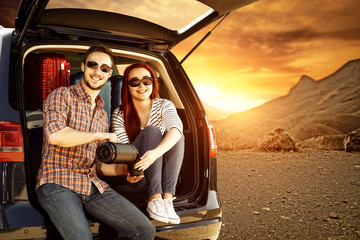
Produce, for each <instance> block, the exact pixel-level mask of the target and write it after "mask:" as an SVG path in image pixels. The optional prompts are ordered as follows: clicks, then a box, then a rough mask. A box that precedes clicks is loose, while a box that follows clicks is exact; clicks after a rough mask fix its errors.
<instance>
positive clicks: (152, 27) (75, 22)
mask: <svg viewBox="0 0 360 240" xmlns="http://www.w3.org/2000/svg"><path fill="white" fill-rule="evenodd" d="M255 1H256V0H222V1H214V0H199V1H196V0H167V1H164V0H157V1H156V0H153V1H149V0H131V1H127V0H117V1H107V0H87V1H79V0H49V1H47V0H28V1H21V3H20V6H19V9H18V13H17V17H16V19H15V29H16V31H17V32H18V33H20V32H23V31H25V32H26V31H27V30H28V29H39V28H42V29H51V30H53V31H56V32H59V33H68V34H71V35H77V34H78V35H87V36H94V35H96V36H102V37H106V38H112V39H117V38H121V39H124V38H127V40H131V41H138V42H139V41H140V42H141V41H146V42H156V43H161V44H167V45H169V46H174V45H176V44H177V43H179V42H181V41H182V40H184V39H186V38H187V37H189V36H191V35H192V34H194V33H195V32H197V31H199V30H200V29H202V28H204V27H205V26H207V25H208V24H210V23H212V22H213V21H215V20H217V19H218V18H220V17H221V16H223V15H224V14H226V13H228V12H231V11H233V10H235V9H238V8H241V7H243V6H246V5H248V4H251V3H253V2H255ZM23 34H24V33H23Z"/></svg>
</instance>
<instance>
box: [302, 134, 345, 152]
mask: <svg viewBox="0 0 360 240" xmlns="http://www.w3.org/2000/svg"><path fill="white" fill-rule="evenodd" d="M345 137H346V134H337V135H324V136H318V137H313V138H309V139H306V140H304V141H302V142H298V143H297V144H296V147H298V148H299V149H302V150H303V149H316V150H337V151H343V150H345V148H344V138H345Z"/></svg>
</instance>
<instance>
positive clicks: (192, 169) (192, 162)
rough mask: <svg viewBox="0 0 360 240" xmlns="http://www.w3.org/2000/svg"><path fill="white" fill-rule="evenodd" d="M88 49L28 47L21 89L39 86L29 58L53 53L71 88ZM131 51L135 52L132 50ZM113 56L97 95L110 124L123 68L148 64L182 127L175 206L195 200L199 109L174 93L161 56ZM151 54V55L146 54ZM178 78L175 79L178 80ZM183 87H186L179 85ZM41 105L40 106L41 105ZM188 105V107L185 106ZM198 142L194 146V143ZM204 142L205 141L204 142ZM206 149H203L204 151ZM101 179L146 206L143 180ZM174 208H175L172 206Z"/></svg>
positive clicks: (33, 109)
mask: <svg viewBox="0 0 360 240" xmlns="http://www.w3.org/2000/svg"><path fill="white" fill-rule="evenodd" d="M87 48H88V46H87V45H78V44H74V45H62V44H59V45H54V44H51V45H46V44H45V45H34V46H33V47H29V48H28V49H27V50H26V51H25V52H24V55H23V61H22V63H21V64H22V72H24V75H23V81H24V86H28V85H30V84H31V85H36V84H40V83H39V82H37V81H36V80H35V81H34V79H33V78H32V76H31V74H29V71H28V70H27V69H28V66H27V65H28V64H31V61H29V59H30V58H31V57H32V56H34V55H37V54H41V53H46V54H49V53H54V54H61V55H63V56H65V57H66V59H67V61H69V62H70V65H71V69H70V75H71V77H70V79H71V80H70V85H72V84H76V83H77V82H78V81H80V80H81V77H82V74H81V70H80V64H81V61H82V58H83V55H84V52H85V51H86V49H87ZM133 50H134V49H133ZM113 52H114V56H115V64H116V67H115V68H114V73H113V76H112V77H111V78H110V79H109V81H108V82H107V83H106V84H105V86H104V87H103V88H102V90H101V92H100V96H101V97H102V99H103V100H104V102H105V106H104V109H105V110H106V112H107V113H108V117H109V123H110V116H111V112H112V110H113V109H115V108H116V107H118V104H119V103H117V104H116V105H114V103H112V102H113V101H112V99H113V98H114V97H115V95H116V97H117V98H120V90H121V81H122V74H123V70H124V68H125V67H126V66H128V65H130V64H132V63H134V62H139V61H145V62H147V63H148V64H150V65H151V66H152V67H153V68H154V69H155V71H156V73H157V75H158V77H159V97H161V98H167V99H170V100H171V101H172V102H173V103H174V104H175V106H176V108H177V111H178V114H179V116H180V118H181V120H182V122H183V125H184V136H185V156H184V161H183V166H182V170H181V173H180V176H179V180H178V185H177V194H176V196H177V203H176V204H178V205H179V204H182V203H189V201H192V200H191V199H197V197H198V196H199V194H200V193H201V187H200V182H199V179H200V172H201V169H202V167H201V169H200V165H199V154H198V150H197V149H198V148H199V145H197V144H198V143H199V142H201V141H198V140H197V138H198V136H197V131H198V130H199V129H198V127H196V123H195V122H194V121H193V120H191V119H196V117H195V116H194V113H196V112H199V109H194V108H193V106H191V105H189V101H188V100H187V99H186V97H187V96H186V95H182V91H179V90H177V88H178V87H179V86H180V85H181V82H176V80H174V79H171V77H172V73H169V72H168V71H167V69H166V65H167V64H168V63H167V62H166V61H165V62H162V61H161V58H160V56H158V57H159V58H158V57H155V56H154V54H152V53H149V52H147V51H143V52H134V51H126V50H119V49H113ZM149 54H150V55H149ZM113 80H116V81H120V85H118V86H117V89H115V88H114V86H113V85H112V81H113ZM180 80H181V79H178V81H180ZM182 85H183V86H182V87H185V89H186V86H184V84H182ZM31 91H32V89H31V88H24V102H23V105H24V110H25V116H26V122H25V126H26V131H25V135H26V139H25V142H26V145H27V155H26V159H27V160H26V162H27V166H28V169H27V170H28V176H29V181H28V183H29V184H30V189H31V191H30V194H29V195H30V196H31V197H32V200H33V202H34V203H35V204H36V198H35V197H34V192H35V185H36V174H37V170H38V168H39V166H40V164H41V150H42V139H43V121H42V114H43V112H42V109H38V108H37V106H39V104H37V105H33V104H29V100H30V99H31V98H33V97H34V93H33V92H31ZM41 104H42V103H40V106H41ZM187 105H188V106H187ZM196 143H197V144H196ZM205 143H207V142H205ZM204 147H205V146H202V148H204ZM102 178H103V180H105V181H106V182H108V183H109V184H110V185H111V186H112V187H113V188H114V189H115V190H117V191H118V192H119V193H120V194H122V195H123V196H125V197H127V198H128V199H129V200H131V201H132V202H133V203H134V204H135V205H137V206H138V207H140V208H144V207H145V206H146V203H147V191H146V182H145V181H146V180H145V179H143V180H141V181H140V182H138V183H136V184H130V183H128V182H127V181H126V177H125V176H119V177H102ZM175 206H176V205H175Z"/></svg>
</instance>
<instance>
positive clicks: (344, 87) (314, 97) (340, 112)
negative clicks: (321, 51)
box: [212, 59, 360, 148]
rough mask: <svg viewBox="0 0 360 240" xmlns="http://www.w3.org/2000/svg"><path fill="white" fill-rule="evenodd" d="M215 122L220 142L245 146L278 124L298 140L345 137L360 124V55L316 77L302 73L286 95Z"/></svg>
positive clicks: (256, 140)
mask: <svg viewBox="0 0 360 240" xmlns="http://www.w3.org/2000/svg"><path fill="white" fill-rule="evenodd" d="M212 124H213V125H214V126H215V129H216V133H217V136H218V142H219V141H224V144H227V145H229V143H230V142H234V141H242V142H243V144H245V145H244V147H243V148H248V147H249V146H255V145H257V144H258V142H259V141H261V139H262V138H263V137H264V136H266V135H267V134H268V133H269V132H271V131H272V130H274V129H276V128H282V129H284V130H285V132H286V133H288V134H289V135H290V136H291V137H293V138H294V140H295V142H297V143H303V144H304V143H306V141H307V142H309V141H312V140H313V142H314V140H317V141H315V142H317V143H318V142H319V141H318V140H319V137H322V138H323V139H324V137H327V139H329V136H333V137H334V136H339V138H341V139H342V137H343V135H344V134H345V135H346V134H347V133H349V132H351V131H353V130H356V129H358V128H360V59H356V60H352V61H349V62H347V63H346V64H345V65H343V66H342V67H341V68H340V69H339V70H337V71H336V72H334V73H333V74H331V75H330V76H328V77H325V78H323V79H320V80H317V81H315V80H314V79H312V78H311V77H309V76H301V78H300V80H299V81H298V83H297V84H296V85H295V86H294V87H292V88H291V89H290V91H289V93H288V94H287V95H285V96H282V97H279V98H276V99H273V100H271V101H269V102H266V103H265V104H263V105H261V106H258V107H255V108H252V109H250V110H248V111H244V112H239V113H234V114H231V115H229V116H228V117H227V118H225V119H223V120H214V121H212ZM315 142H314V143H315ZM237 144H239V143H237ZM220 146H221V145H220ZM240 148H241V147H240Z"/></svg>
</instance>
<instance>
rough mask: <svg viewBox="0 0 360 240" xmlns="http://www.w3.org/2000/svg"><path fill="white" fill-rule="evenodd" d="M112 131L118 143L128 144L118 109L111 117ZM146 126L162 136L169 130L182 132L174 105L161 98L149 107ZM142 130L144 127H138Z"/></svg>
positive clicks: (121, 113) (181, 125) (122, 118)
mask: <svg viewBox="0 0 360 240" xmlns="http://www.w3.org/2000/svg"><path fill="white" fill-rule="evenodd" d="M111 126H112V131H113V132H114V133H116V136H117V137H118V139H119V141H120V143H129V142H130V141H129V137H128V135H127V133H126V130H125V126H124V114H123V112H122V111H121V110H120V108H116V109H115V110H114V112H113V114H112V117H111ZM147 126H155V127H157V128H159V129H160V131H161V133H162V135H164V134H165V132H168V131H169V130H170V129H171V128H177V129H178V130H179V131H180V132H181V133H182V132H183V124H182V122H181V119H180V117H179V116H178V114H177V111H176V108H175V106H174V104H173V103H172V102H171V101H169V100H167V99H163V98H155V99H154V101H153V104H152V107H151V112H150V117H149V121H148V123H147ZM140 129H141V130H143V129H144V127H143V126H140Z"/></svg>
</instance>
